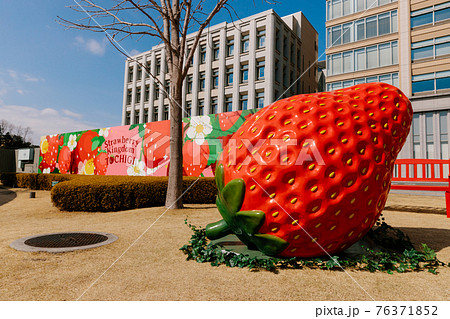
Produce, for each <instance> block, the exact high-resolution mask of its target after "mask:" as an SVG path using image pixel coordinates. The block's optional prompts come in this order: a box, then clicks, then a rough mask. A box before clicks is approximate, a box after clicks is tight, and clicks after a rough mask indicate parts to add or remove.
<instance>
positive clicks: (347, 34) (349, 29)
mask: <svg viewBox="0 0 450 319" xmlns="http://www.w3.org/2000/svg"><path fill="white" fill-rule="evenodd" d="M352 33H353V23H347V24H344V25H343V27H342V43H350V42H352V41H353V40H352Z"/></svg>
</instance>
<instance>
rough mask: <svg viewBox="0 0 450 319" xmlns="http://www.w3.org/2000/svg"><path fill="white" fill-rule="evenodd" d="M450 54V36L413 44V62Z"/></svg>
mask: <svg viewBox="0 0 450 319" xmlns="http://www.w3.org/2000/svg"><path fill="white" fill-rule="evenodd" d="M447 54H450V36H446V37H440V38H434V39H430V40H426V41H420V42H415V43H412V44H411V60H412V61H414V60H419V59H426V58H436V57H439V56H443V55H447Z"/></svg>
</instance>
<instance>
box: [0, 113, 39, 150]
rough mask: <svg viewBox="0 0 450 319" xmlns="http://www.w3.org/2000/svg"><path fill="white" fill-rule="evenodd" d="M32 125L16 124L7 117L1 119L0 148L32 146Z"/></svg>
mask: <svg viewBox="0 0 450 319" xmlns="http://www.w3.org/2000/svg"><path fill="white" fill-rule="evenodd" d="M31 134H32V131H31V128H30V127H28V126H27V127H23V126H20V125H14V124H13V123H11V122H8V121H7V120H5V119H1V120H0V148H19V147H28V146H31V140H30V135H31Z"/></svg>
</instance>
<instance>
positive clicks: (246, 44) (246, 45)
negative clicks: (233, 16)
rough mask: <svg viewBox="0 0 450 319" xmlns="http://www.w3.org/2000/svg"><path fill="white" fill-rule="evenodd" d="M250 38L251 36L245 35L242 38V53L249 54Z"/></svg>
mask: <svg viewBox="0 0 450 319" xmlns="http://www.w3.org/2000/svg"><path fill="white" fill-rule="evenodd" d="M249 40H250V36H249V34H243V35H242V38H241V52H242V53H244V52H248V49H249V43H250V41H249Z"/></svg>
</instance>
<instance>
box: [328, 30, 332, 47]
mask: <svg viewBox="0 0 450 319" xmlns="http://www.w3.org/2000/svg"><path fill="white" fill-rule="evenodd" d="M331 45H332V42H331V28H327V48H329V47H331Z"/></svg>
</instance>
